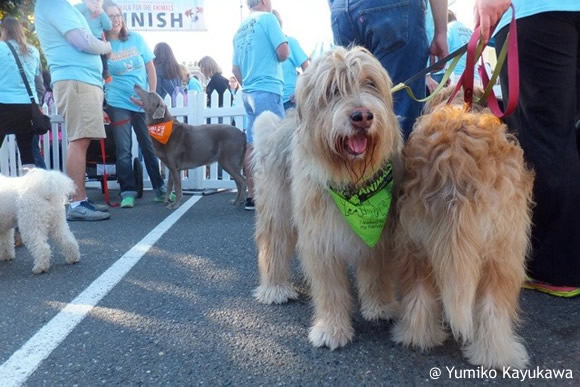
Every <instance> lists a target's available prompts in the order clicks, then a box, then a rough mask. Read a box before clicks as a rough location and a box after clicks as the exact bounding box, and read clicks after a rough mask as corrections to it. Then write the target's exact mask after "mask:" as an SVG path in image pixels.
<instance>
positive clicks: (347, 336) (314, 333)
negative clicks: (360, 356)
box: [308, 320, 354, 350]
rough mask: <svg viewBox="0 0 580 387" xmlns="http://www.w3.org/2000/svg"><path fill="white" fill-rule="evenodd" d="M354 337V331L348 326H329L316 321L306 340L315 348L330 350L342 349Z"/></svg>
mask: <svg viewBox="0 0 580 387" xmlns="http://www.w3.org/2000/svg"><path fill="white" fill-rule="evenodd" d="M353 337H354V329H353V328H352V326H351V325H350V324H345V325H344V326H334V325H329V324H328V323H327V322H325V321H320V320H319V321H317V322H316V323H315V324H314V325H313V326H312V328H310V333H309V334H308V339H309V340H310V342H311V343H312V345H314V346H315V347H328V348H330V349H331V350H334V349H336V348H340V347H344V346H345V345H347V344H348V343H349V342H350V341H352V338H353Z"/></svg>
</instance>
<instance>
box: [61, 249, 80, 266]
mask: <svg viewBox="0 0 580 387" xmlns="http://www.w3.org/2000/svg"><path fill="white" fill-rule="evenodd" d="M64 260H65V262H66V263H69V264H71V265H72V264H73V263H77V262H79V261H80V260H81V254H80V253H79V252H78V251H77V252H76V253H75V254H72V255H69V256H66V257H65V259H64Z"/></svg>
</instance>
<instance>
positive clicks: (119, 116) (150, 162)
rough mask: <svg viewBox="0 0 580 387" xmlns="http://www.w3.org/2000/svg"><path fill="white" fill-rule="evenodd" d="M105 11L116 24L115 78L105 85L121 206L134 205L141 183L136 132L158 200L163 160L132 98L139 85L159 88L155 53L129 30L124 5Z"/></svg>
mask: <svg viewBox="0 0 580 387" xmlns="http://www.w3.org/2000/svg"><path fill="white" fill-rule="evenodd" d="M105 12H106V14H107V15H108V16H109V18H111V21H112V22H113V27H112V28H111V30H110V31H109V32H107V40H109V42H111V45H112V48H113V53H112V54H111V55H110V57H109V71H111V74H112V76H113V81H112V82H111V83H109V84H108V85H107V86H106V88H105V96H106V99H107V113H108V114H109V116H110V118H111V126H112V127H113V136H114V137H115V149H116V155H117V169H116V172H117V178H118V180H119V185H120V186H121V208H133V207H134V206H135V199H136V198H137V182H136V181H135V177H134V175H133V167H132V155H131V146H132V134H131V127H133V130H134V131H135V135H136V136H137V141H138V142H139V146H140V148H141V152H142V153H143V159H144V160H145V168H147V173H148V174H149V177H150V178H151V185H152V186H153V190H154V191H155V201H157V202H162V201H163V200H164V199H165V192H166V189H165V185H164V182H163V179H162V178H161V173H160V170H159V160H158V159H157V156H155V153H154V152H153V144H152V143H151V141H152V140H151V137H150V136H149V132H148V130H147V124H146V121H145V113H144V112H143V110H142V109H141V107H139V106H138V105H136V104H135V103H133V102H132V101H131V97H134V92H133V87H134V86H135V85H139V86H141V87H142V88H144V89H145V90H156V87H157V75H156V72H155V65H154V63H153V58H155V56H154V55H153V53H152V52H151V50H150V49H149V47H148V46H147V43H145V40H144V39H143V37H142V36H141V35H139V34H138V33H136V32H129V31H128V30H127V27H126V26H125V21H124V19H123V14H122V13H121V8H119V6H118V5H116V4H115V3H112V2H106V3H105Z"/></svg>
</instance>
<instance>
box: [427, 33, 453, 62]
mask: <svg viewBox="0 0 580 387" xmlns="http://www.w3.org/2000/svg"><path fill="white" fill-rule="evenodd" d="M447 55H449V46H448V45H447V33H444V34H443V33H435V35H434V36H433V41H432V42H431V46H430V47H429V63H430V64H433V63H435V62H436V61H435V58H437V60H440V59H442V58H445V57H446V56H447ZM443 67H445V63H442V64H441V65H439V66H437V67H436V68H435V69H433V71H438V70H441V69H443Z"/></svg>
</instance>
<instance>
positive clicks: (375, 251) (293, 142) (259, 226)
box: [252, 47, 402, 349]
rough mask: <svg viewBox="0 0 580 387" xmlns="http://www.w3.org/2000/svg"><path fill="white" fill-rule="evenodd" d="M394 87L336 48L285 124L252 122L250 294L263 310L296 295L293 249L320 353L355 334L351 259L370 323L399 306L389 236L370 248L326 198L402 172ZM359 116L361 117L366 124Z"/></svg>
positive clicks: (373, 65) (376, 67)
mask: <svg viewBox="0 0 580 387" xmlns="http://www.w3.org/2000/svg"><path fill="white" fill-rule="evenodd" d="M390 90H391V80H390V78H389V76H388V75H387V73H386V71H385V70H384V69H383V68H382V66H381V64H380V63H379V62H378V61H377V60H376V59H375V58H374V57H373V56H372V55H371V54H370V53H369V52H368V51H367V50H365V49H363V48H360V47H355V48H352V49H351V50H348V51H347V50H346V49H344V48H336V49H334V50H333V51H331V52H329V53H327V54H325V55H324V56H323V57H321V58H320V59H318V60H317V61H316V62H315V63H314V64H313V65H312V66H310V67H309V68H308V69H307V71H306V72H305V73H304V74H303V75H302V76H301V77H300V79H299V83H298V85H297V89H296V100H297V103H298V106H297V112H295V113H290V114H289V116H288V117H287V118H286V119H285V120H283V121H280V119H279V118H278V117H277V116H275V115H274V114H272V113H269V112H266V113H264V114H262V115H260V116H259V117H258V119H257V120H256V123H255V127H254V128H255V145H254V152H253V159H252V160H253V168H254V179H255V203H256V210H257V217H256V244H257V248H258V264H259V269H260V277H261V281H260V286H259V287H258V288H257V289H256V290H255V293H254V295H255V297H256V298H257V299H258V301H260V302H262V303H267V304H272V303H276V304H279V303H284V302H286V301H288V300H289V299H294V298H297V296H298V295H297V292H296V291H295V289H294V288H293V286H292V285H291V284H290V283H289V281H288V271H289V262H290V260H291V258H292V256H293V254H294V250H295V248H297V252H298V256H299V258H300V259H301V263H302V267H303V270H304V273H305V275H306V277H307V279H308V281H309V284H310V290H311V294H312V298H313V301H314V323H313V326H312V328H311V329H310V334H309V339H310V342H311V343H312V344H313V345H314V346H317V347H320V346H327V347H329V348H331V349H335V348H337V347H342V346H344V345H345V344H347V343H348V342H349V341H350V340H351V339H352V337H353V328H352V324H351V317H350V314H351V309H352V300H351V294H350V287H349V281H348V273H347V267H348V265H349V263H354V264H356V265H357V273H356V274H357V285H358V295H359V298H360V303H361V311H362V315H363V317H364V318H366V319H368V320H374V319H379V318H381V319H390V318H392V317H393V315H394V313H395V310H396V309H397V308H396V306H397V304H396V301H395V300H394V287H393V281H392V280H391V275H392V274H393V271H392V269H391V267H390V262H389V260H388V252H387V246H388V244H387V236H386V234H387V233H388V232H383V235H382V236H381V239H380V240H379V242H378V243H377V244H376V245H375V246H374V247H372V248H370V247H368V246H367V245H366V244H365V243H364V242H363V241H362V240H361V239H360V238H359V236H357V235H356V234H355V233H354V232H353V231H352V230H351V228H350V226H349V225H348V224H347V222H346V221H345V219H344V217H343V215H342V214H341V213H340V211H339V210H338V208H337V206H336V204H335V203H334V201H333V199H332V198H331V196H330V194H329V192H328V187H329V186H332V187H345V188H346V187H353V188H359V187H361V186H363V184H364V182H365V181H366V180H368V179H369V178H371V177H372V176H373V175H375V173H376V172H377V171H379V170H380V169H381V167H382V166H383V165H384V164H385V162H387V161H392V162H393V169H394V170H395V172H394V174H395V175H396V170H397V168H398V169H399V170H400V151H401V146H402V139H401V134H400V128H399V125H398V122H397V119H396V117H395V115H394V113H393V106H392V97H391V91H390ZM369 113H372V115H370V114H369ZM356 115H358V118H359V119H360V118H361V116H364V118H363V120H362V121H364V122H365V124H364V125H362V126H363V127H361V125H360V124H361V122H357V118H355V116H356ZM361 144H363V146H362V147H361ZM395 179H396V178H395ZM387 224H388V222H387Z"/></svg>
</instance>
